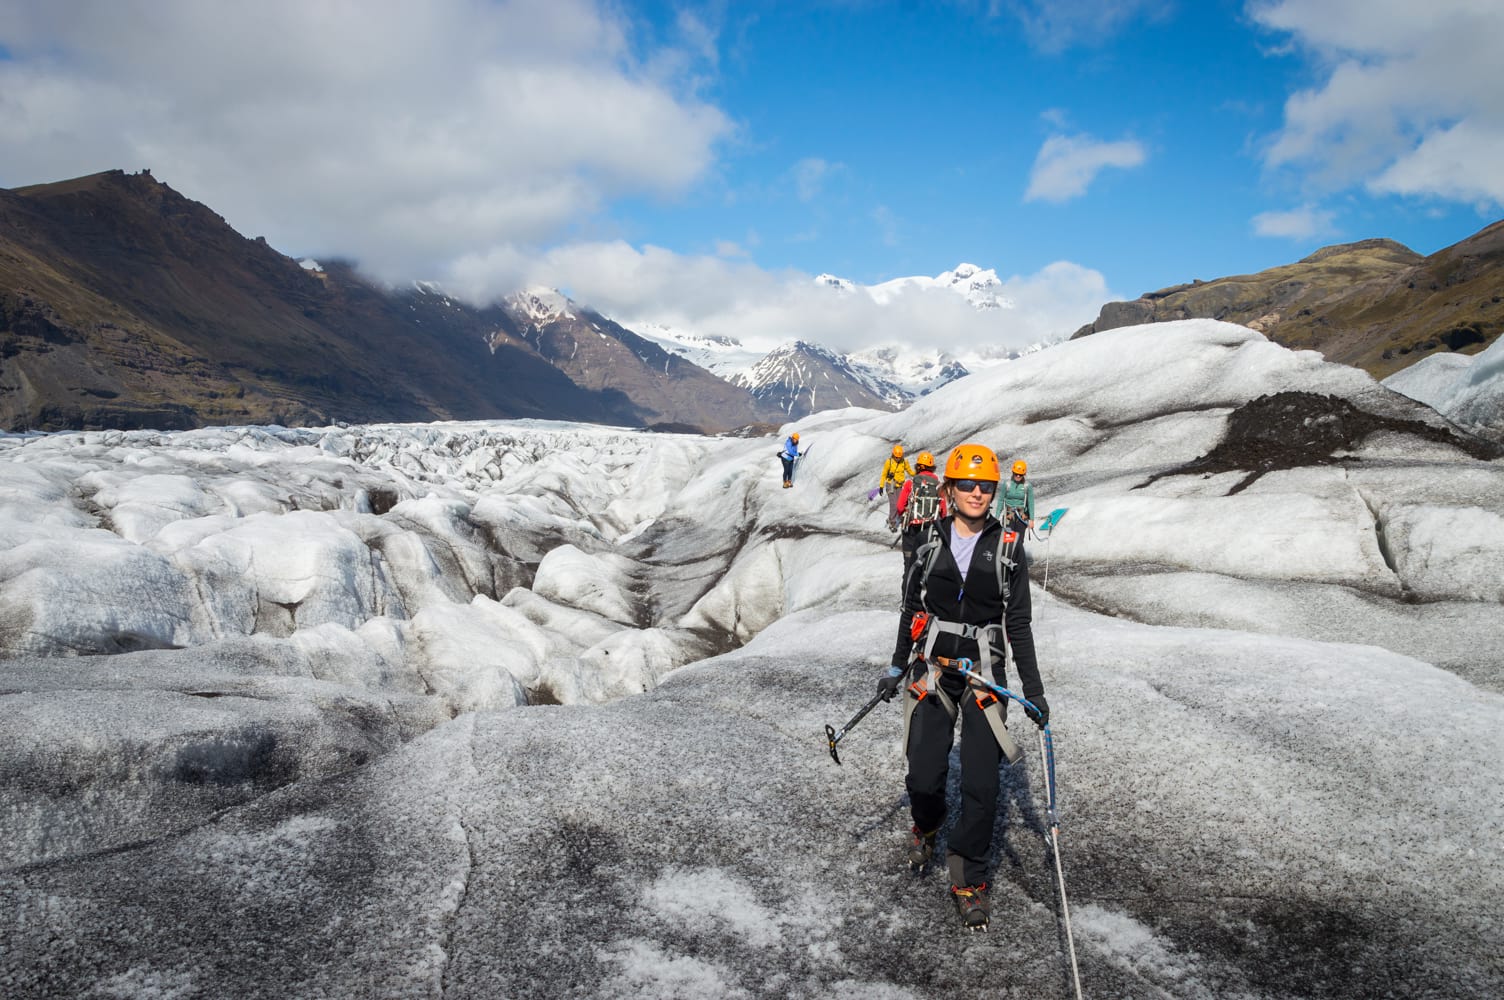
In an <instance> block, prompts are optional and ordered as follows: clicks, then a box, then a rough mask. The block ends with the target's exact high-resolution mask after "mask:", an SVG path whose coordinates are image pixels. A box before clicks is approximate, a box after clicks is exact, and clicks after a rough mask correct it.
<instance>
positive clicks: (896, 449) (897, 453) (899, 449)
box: [893, 444, 903, 458]
mask: <svg viewBox="0 0 1504 1000" xmlns="http://www.w3.org/2000/svg"><path fill="white" fill-rule="evenodd" d="M893 457H894V458H903V445H901V444H895V445H894V446H893Z"/></svg>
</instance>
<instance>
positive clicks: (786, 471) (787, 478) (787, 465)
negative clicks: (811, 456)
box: [778, 455, 794, 483]
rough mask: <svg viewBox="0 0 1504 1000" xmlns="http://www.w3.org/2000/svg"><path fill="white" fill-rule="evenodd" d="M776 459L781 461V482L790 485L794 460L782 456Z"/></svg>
mask: <svg viewBox="0 0 1504 1000" xmlns="http://www.w3.org/2000/svg"><path fill="white" fill-rule="evenodd" d="M778 457H779V458H780V459H782V460H783V481H784V482H786V483H792V482H793V481H794V460H793V459H792V458H783V456H782V455H780V456H778Z"/></svg>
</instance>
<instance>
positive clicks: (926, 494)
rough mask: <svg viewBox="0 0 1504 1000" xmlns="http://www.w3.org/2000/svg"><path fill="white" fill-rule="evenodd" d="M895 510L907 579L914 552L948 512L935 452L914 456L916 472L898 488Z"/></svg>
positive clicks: (904, 572) (923, 452)
mask: <svg viewBox="0 0 1504 1000" xmlns="http://www.w3.org/2000/svg"><path fill="white" fill-rule="evenodd" d="M894 509H895V510H896V511H897V514H896V516H897V519H898V523H899V524H900V525H901V526H902V529H903V577H904V579H905V580H907V579H908V577H909V567H910V566H911V565H913V563H914V551H915V550H916V549H918V548H919V546H920V545H921V544H922V543H923V542H924V541H925V539H926V538H928V537H929V533H930V531H931V529H932V528H933V527H934V525H935V522H936V521H937V520H939V519H940V518H942V517H944V516H945V515H946V514H947V513H948V510H947V507H946V504H945V497H944V496H942V495H941V493H940V479H939V477H937V476H936V475H935V456H934V455H932V454H930V453H929V452H927V451H921V452H920V453H919V455H918V457H916V458H915V459H914V475H913V476H912V477H911V478H909V479H908V480H907V481H906V482H905V483H904V484H903V488H902V489H900V490H899V491H898V501H897V503H896V504H895V507H894Z"/></svg>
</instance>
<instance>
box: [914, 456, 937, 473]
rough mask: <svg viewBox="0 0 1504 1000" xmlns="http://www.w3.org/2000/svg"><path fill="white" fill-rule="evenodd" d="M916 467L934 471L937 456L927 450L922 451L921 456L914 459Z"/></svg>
mask: <svg viewBox="0 0 1504 1000" xmlns="http://www.w3.org/2000/svg"><path fill="white" fill-rule="evenodd" d="M914 468H916V469H930V470H931V471H933V470H934V468H935V456H934V455H931V454H930V453H929V452H927V451H921V452H920V453H919V457H918V458H916V459H914Z"/></svg>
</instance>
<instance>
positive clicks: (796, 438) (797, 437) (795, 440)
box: [789, 431, 799, 444]
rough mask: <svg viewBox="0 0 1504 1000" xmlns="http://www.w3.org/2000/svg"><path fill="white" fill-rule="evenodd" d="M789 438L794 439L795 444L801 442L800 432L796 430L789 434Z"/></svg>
mask: <svg viewBox="0 0 1504 1000" xmlns="http://www.w3.org/2000/svg"><path fill="white" fill-rule="evenodd" d="M789 438H790V439H792V440H793V442H794V443H795V444H798V443H799V432H798V431H795V432H794V433H792V434H790V435H789Z"/></svg>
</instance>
